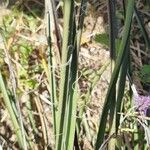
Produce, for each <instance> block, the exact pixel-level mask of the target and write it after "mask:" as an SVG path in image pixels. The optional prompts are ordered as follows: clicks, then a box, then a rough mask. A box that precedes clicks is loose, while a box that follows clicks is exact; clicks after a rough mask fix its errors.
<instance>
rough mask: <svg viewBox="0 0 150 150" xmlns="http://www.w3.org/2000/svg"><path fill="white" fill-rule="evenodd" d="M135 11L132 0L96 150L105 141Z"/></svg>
mask: <svg viewBox="0 0 150 150" xmlns="http://www.w3.org/2000/svg"><path fill="white" fill-rule="evenodd" d="M133 10H134V0H130V1H128V6H127V16H128V17H127V18H126V20H125V27H124V32H123V38H122V41H121V44H120V48H119V53H118V57H117V60H116V65H115V68H114V71H113V74H112V78H111V81H110V85H109V88H108V92H107V95H106V99H105V104H104V108H103V112H102V115H101V119H100V125H99V131H98V136H97V141H96V145H95V149H96V150H98V149H99V147H100V145H101V144H102V143H103V140H104V133H105V128H106V121H107V116H108V111H109V109H110V107H111V105H110V104H111V96H112V94H113V93H112V91H113V90H112V89H113V87H114V86H115V85H116V82H117V79H118V74H119V70H120V66H121V63H122V60H123V57H124V53H125V49H126V45H127V41H128V37H129V34H130V27H131V21H132V16H133Z"/></svg>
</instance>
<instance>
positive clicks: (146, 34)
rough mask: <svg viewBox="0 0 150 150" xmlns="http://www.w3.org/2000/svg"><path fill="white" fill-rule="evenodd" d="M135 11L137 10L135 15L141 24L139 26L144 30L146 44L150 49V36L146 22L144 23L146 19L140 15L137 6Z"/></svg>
mask: <svg viewBox="0 0 150 150" xmlns="http://www.w3.org/2000/svg"><path fill="white" fill-rule="evenodd" d="M134 12H135V16H136V19H137V22H138V24H139V27H140V29H141V31H142V34H143V37H144V40H145V43H146V46H147V47H148V49H150V38H149V36H148V33H147V31H146V29H145V26H144V23H143V21H144V20H143V19H142V17H141V15H140V12H139V11H138V10H137V8H136V7H134Z"/></svg>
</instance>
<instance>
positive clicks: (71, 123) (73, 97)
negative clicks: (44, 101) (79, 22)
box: [65, 14, 78, 150]
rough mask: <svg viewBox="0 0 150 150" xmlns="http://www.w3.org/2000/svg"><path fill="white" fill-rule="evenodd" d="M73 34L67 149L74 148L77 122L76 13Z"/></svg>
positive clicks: (67, 112)
mask: <svg viewBox="0 0 150 150" xmlns="http://www.w3.org/2000/svg"><path fill="white" fill-rule="evenodd" d="M72 21H73V34H72V35H73V36H72V42H71V43H74V46H73V47H72V48H73V49H72V50H73V52H72V61H71V65H70V82H69V89H70V90H69V99H68V102H67V111H66V115H67V119H66V130H65V136H66V137H65V140H66V142H65V145H66V150H70V149H73V144H74V136H75V124H76V107H77V99H78V95H77V89H78V83H77V77H78V73H77V68H78V55H77V43H76V23H75V14H74V16H73V20H72Z"/></svg>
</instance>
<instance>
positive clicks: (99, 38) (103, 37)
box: [94, 33, 109, 48]
mask: <svg viewBox="0 0 150 150" xmlns="http://www.w3.org/2000/svg"><path fill="white" fill-rule="evenodd" d="M94 40H95V42H97V43H100V44H102V45H104V46H105V47H107V48H108V47H109V35H108V34H107V33H102V34H96V35H95V38H94Z"/></svg>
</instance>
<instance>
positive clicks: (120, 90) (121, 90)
mask: <svg viewBox="0 0 150 150" xmlns="http://www.w3.org/2000/svg"><path fill="white" fill-rule="evenodd" d="M128 58H129V46H127V48H126V53H125V57H124V58H123V63H122V66H121V70H120V77H119V83H118V93H117V102H116V133H118V127H119V122H120V115H119V114H118V113H120V112H121V105H122V99H123V96H124V90H125V83H126V76H127V70H128V66H129V65H130V64H129V59H128Z"/></svg>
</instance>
